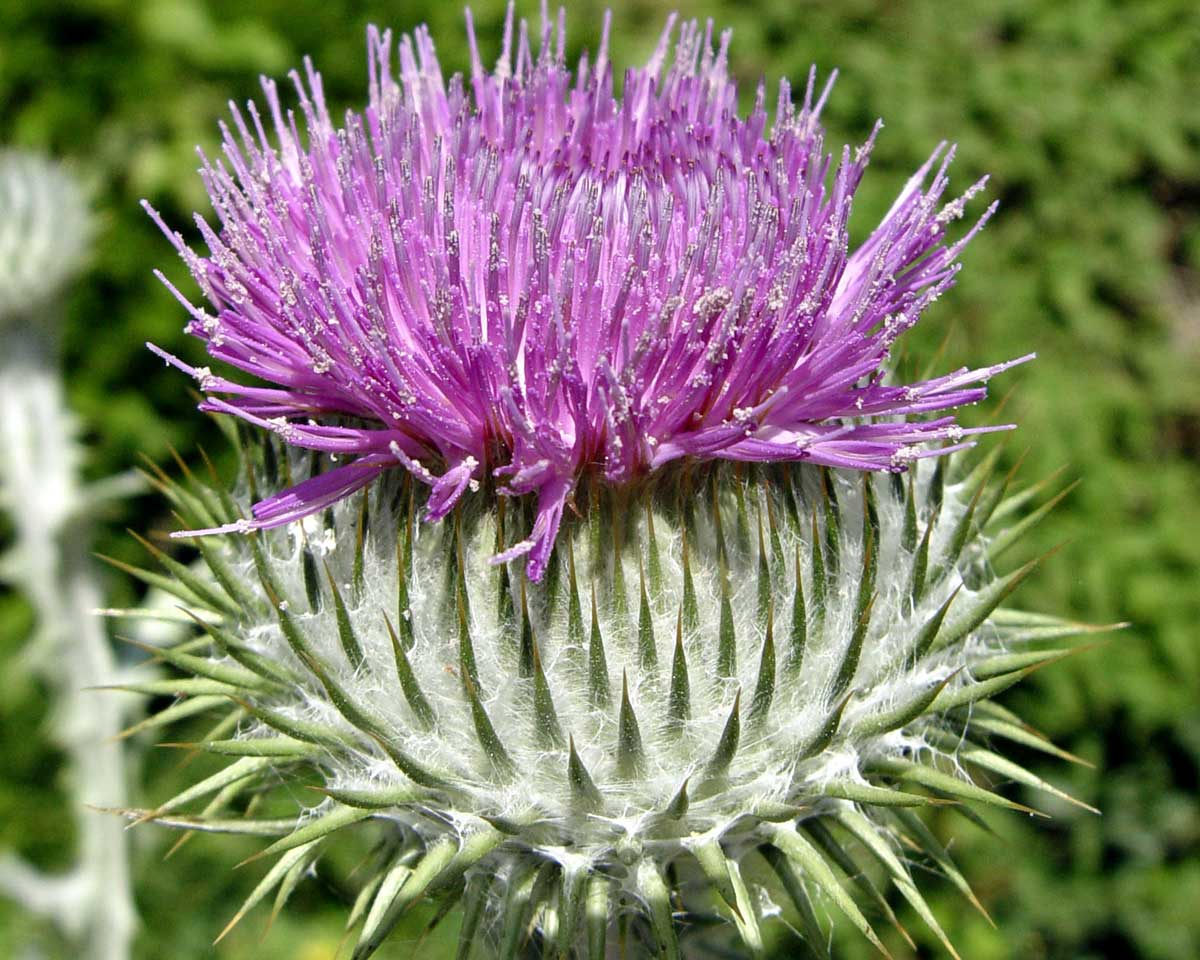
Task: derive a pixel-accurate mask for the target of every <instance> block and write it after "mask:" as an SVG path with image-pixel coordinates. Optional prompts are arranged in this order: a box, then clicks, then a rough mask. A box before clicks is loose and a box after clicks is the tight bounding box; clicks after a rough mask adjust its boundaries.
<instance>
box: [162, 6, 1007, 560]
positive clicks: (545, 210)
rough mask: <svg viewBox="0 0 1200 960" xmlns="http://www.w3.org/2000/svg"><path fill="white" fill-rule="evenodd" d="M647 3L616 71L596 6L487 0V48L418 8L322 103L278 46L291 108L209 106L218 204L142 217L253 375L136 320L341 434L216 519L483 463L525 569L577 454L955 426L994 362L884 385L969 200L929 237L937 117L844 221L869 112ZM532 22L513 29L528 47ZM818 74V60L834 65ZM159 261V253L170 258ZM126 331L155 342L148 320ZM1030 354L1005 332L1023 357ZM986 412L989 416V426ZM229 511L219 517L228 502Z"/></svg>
mask: <svg viewBox="0 0 1200 960" xmlns="http://www.w3.org/2000/svg"><path fill="white" fill-rule="evenodd" d="M674 26H675V19H674V17H671V18H670V19H669V20H668V21H667V25H666V28H665V29H664V30H663V33H662V37H661V39H660V41H659V44H658V47H657V49H656V50H655V52H654V55H653V56H652V57H651V59H650V61H649V63H647V64H646V66H644V67H642V68H640V69H635V70H629V71H627V72H626V74H625V79H624V84H623V91H624V92H623V96H622V97H621V98H618V97H616V96H615V95H614V93H613V68H612V65H611V64H610V62H609V59H608V28H609V19H608V18H607V17H606V18H605V23H604V33H603V36H602V39H601V41H600V46H599V50H598V52H597V55H596V58H595V60H594V61H592V60H589V58H588V57H587V56H586V55H585V56H584V57H583V58H582V59H581V60H580V62H579V65H578V66H577V68H576V69H575V70H573V71H572V70H569V69H568V68H567V65H566V63H565V61H564V55H563V44H564V28H563V15H562V13H561V12H560V14H559V17H558V19H557V22H555V23H552V22H550V21H549V20H548V19H546V18H545V17H544V16H543V24H542V29H541V36H540V41H539V42H538V43H536V44H535V43H534V42H533V41H531V38H530V35H529V28H528V27H527V25H526V23H525V22H524V21H521V22H520V24H519V25H518V26H517V27H516V37H515V42H514V20H513V15H512V10H511V8H510V10H509V15H508V19H507V22H506V25H505V31H504V41H503V52H502V54H501V56H500V59H499V61H498V62H497V64H496V67H495V69H494V70H493V71H492V72H491V73H488V72H487V71H485V69H484V67H483V65H482V63H481V61H480V56H479V52H478V49H477V47H476V42H475V35H474V31H473V29H472V27H471V21H470V16H469V14H468V19H467V27H468V34H469V39H470V45H471V74H470V77H469V78H466V79H464V78H463V77H462V76H461V75H455V76H454V77H452V78H451V79H450V80H449V82H446V81H445V80H444V79H443V77H442V72H441V69H440V67H439V65H438V62H437V58H436V55H435V53H434V47H433V41H432V40H431V38H430V36H429V34H428V31H426V30H425V29H424V28H419V29H417V30H416V31H415V33H414V35H413V36H412V37H409V36H405V37H403V38H402V39H401V40H400V44H399V60H398V63H399V72H398V75H397V74H394V73H393V62H394V60H395V57H394V54H393V51H392V35H391V33H390V32H389V31H384V32H383V33H380V32H378V31H377V30H375V29H374V28H372V29H371V30H370V31H369V33H368V48H369V51H368V52H369V60H370V100H369V103H368V105H367V108H366V110H365V111H364V112H363V113H362V114H357V113H352V112H351V113H347V115H346V118H345V122H344V124H343V125H342V126H341V127H337V126H335V124H334V122H333V119H332V118H331V117H330V114H329V112H328V109H327V107H326V103H325V99H324V96H323V93H322V87H321V77H320V75H319V74H318V73H316V72H315V71H314V70H313V68H312V66H311V64H308V63H307V62H306V65H305V70H306V77H304V78H301V77H300V76H299V75H298V74H296V73H293V74H292V80H293V82H294V84H295V87H296V92H297V96H298V99H299V105H300V111H301V113H302V120H303V125H304V127H305V135H303V136H302V135H301V133H300V130H299V123H298V121H297V118H296V117H295V116H294V115H293V113H292V111H290V110H288V111H285V110H284V108H283V107H282V106H281V104H280V98H279V95H278V93H277V91H276V88H275V84H274V83H273V82H271V81H270V80H265V79H264V81H263V88H264V91H265V94H266V100H267V103H268V105H269V108H270V121H271V125H272V126H273V128H274V135H273V136H271V135H268V133H267V130H266V129H265V125H264V122H263V118H262V117H261V116H260V114H259V112H258V110H257V109H256V108H255V106H254V104H252V103H251V104H249V105H248V107H247V111H248V117H247V116H246V115H244V114H243V113H242V112H240V111H239V110H238V109H237V108H236V107H234V108H233V129H232V130H230V129H229V128H228V127H224V126H223V132H224V136H225V141H224V154H225V158H224V160H217V161H215V162H209V161H208V160H205V162H204V166H203V171H202V173H203V177H204V181H205V184H206V186H207V189H208V192H209V195H210V197H211V198H212V203H213V207H214V209H215V211H216V214H217V216H218V218H219V219H220V222H221V226H220V229H219V231H218V230H214V229H213V228H212V227H210V226H209V225H208V224H207V223H206V222H205V221H204V220H203V219H202V218H199V217H197V224H198V226H199V229H200V232H201V234H202V235H203V238H204V240H205V242H206V244H207V246H208V251H209V252H208V254H207V255H206V256H204V255H200V254H198V253H196V252H194V251H192V250H190V249H189V248H188V247H187V246H186V245H185V244H184V242H183V240H182V238H181V237H180V236H179V235H178V234H175V233H173V232H171V231H169V230H168V229H167V228H166V227H165V225H163V223H162V221H161V219H160V218H158V216H157V214H155V213H154V212H153V211H151V215H152V216H154V217H155V219H156V220H157V221H158V223H159V225H160V226H162V227H163V229H164V231H166V232H167V234H168V236H169V237H170V238H171V239H172V242H173V243H174V244H175V246H176V248H177V249H178V251H179V253H180V254H181V256H182V257H183V258H184V260H185V261H186V262H187V263H188V265H189V267H190V268H191V271H192V274H193V275H194V277H195V279H196V282H197V283H198V284H199V286H200V289H201V291H202V292H203V294H204V297H205V299H207V300H208V302H209V304H210V305H211V308H212V312H211V313H210V312H208V311H206V310H204V309H201V308H199V307H195V306H193V305H191V304H189V303H188V302H187V300H186V299H185V298H184V297H183V296H182V295H180V294H179V293H178V292H177V291H176V296H178V297H179V299H180V300H181V301H182V302H183V303H184V304H185V306H186V307H187V309H188V310H189V312H190V314H191V316H192V318H193V319H192V321H191V322H190V323H189V325H188V332H190V333H192V334H194V335H195V336H198V337H200V338H201V339H202V340H204V342H205V344H206V346H207V349H208V352H209V353H210V354H211V355H212V356H213V357H215V358H217V359H220V360H222V361H224V362H225V363H227V364H229V365H231V366H233V367H236V368H238V369H240V370H242V371H244V372H245V373H248V374H251V375H252V376H253V377H254V378H255V380H256V381H258V382H259V383H261V382H266V383H267V384H269V385H268V386H263V385H246V384H242V383H238V382H235V381H233V380H229V379H226V378H225V377H223V376H219V375H217V374H214V373H212V372H211V371H210V370H208V369H207V368H203V367H191V366H189V365H187V364H185V363H183V362H182V361H180V360H178V359H176V358H174V357H172V356H170V355H168V354H165V353H163V352H162V351H157V350H156V352H158V353H159V354H160V355H161V356H163V357H164V359H166V360H168V361H169V362H170V363H172V364H174V365H175V366H177V367H179V368H180V369H182V370H185V371H186V372H188V373H189V374H191V375H193V376H194V377H196V379H197V380H198V381H199V384H200V387H201V389H202V391H203V392H204V393H205V395H206V399H205V401H204V403H203V404H202V407H203V409H207V410H212V411H218V412H222V413H228V414H232V415H234V416H237V417H240V418H242V419H243V420H246V421H249V422H250V423H254V424H257V425H259V426H261V427H264V428H267V429H270V430H273V431H275V432H276V433H278V434H279V435H280V436H281V437H282V438H283V439H284V440H285V441H286V442H288V443H290V444H293V445H296V446H298V447H306V448H310V449H313V450H320V451H325V452H328V453H330V454H334V455H337V456H338V457H343V456H345V457H352V458H353V459H352V460H350V462H348V463H346V464H344V465H342V466H340V467H337V468H335V469H332V470H329V471H327V472H324V473H321V474H319V475H316V476H314V477H312V478H310V479H308V480H305V481H304V482H302V483H299V484H297V485H296V486H294V487H292V488H291V489H289V490H286V491H284V492H282V493H280V494H278V495H276V496H273V497H270V498H269V499H267V500H263V501H262V502H260V503H258V504H256V505H255V507H254V517H253V519H252V520H245V521H241V522H240V523H239V524H236V525H234V526H235V527H236V528H239V529H255V528H262V527H272V526H277V525H280V524H284V523H288V522H289V521H292V520H296V519H298V518H300V517H304V516H306V515H307V514H310V513H313V512H315V511H317V510H320V509H322V508H324V507H326V506H327V505H329V504H330V503H332V502H334V501H336V500H337V499H339V498H341V497H344V496H346V495H347V494H349V493H351V492H353V491H354V490H357V489H358V488H360V487H362V486H364V485H365V484H367V483H369V482H370V481H371V479H372V478H373V477H375V476H376V475H377V474H379V473H380V472H381V471H383V470H388V469H391V468H393V467H396V466H398V465H402V466H403V467H404V468H406V469H408V470H409V471H411V472H412V473H413V474H414V475H415V476H416V477H418V478H420V479H421V480H423V481H425V482H427V483H429V484H431V485H432V488H433V489H432V493H431V496H430V499H429V510H428V516H429V519H431V520H436V519H438V518H440V517H443V516H444V515H445V514H446V513H447V512H448V511H449V510H450V509H451V508H452V507H453V506H454V504H455V502H456V501H457V500H458V499H459V497H460V496H461V495H462V494H463V492H464V491H465V490H466V489H467V488H468V486H472V485H474V484H476V483H477V482H478V480H479V479H480V478H481V477H483V476H484V474H485V471H490V473H491V474H492V475H494V476H495V477H497V478H499V480H500V482H501V486H500V492H501V493H503V494H507V495H511V496H518V495H524V494H536V497H537V518H536V521H535V523H534V526H533V529H532V530H531V531H530V532H529V534H528V536H527V537H526V539H524V540H522V541H521V542H520V543H518V544H516V545H514V546H512V547H511V548H509V549H508V550H506V551H505V552H504V553H502V554H500V555H499V556H498V557H497V558H496V559H497V560H511V559H513V558H515V557H518V556H521V555H523V554H526V553H528V554H529V555H530V556H529V561H528V573H529V576H530V577H532V578H534V579H537V578H539V577H540V576H541V575H542V573H543V571H544V570H545V566H546V563H547V560H548V557H549V555H550V551H551V549H552V547H553V544H554V540H555V536H556V533H557V530H558V526H559V522H560V519H561V517H562V512H563V509H564V507H565V505H566V504H567V502H568V501H569V498H570V497H571V495H572V491H573V490H574V488H575V485H576V482H577V480H578V479H579V478H580V476H581V475H582V474H583V473H584V472H585V471H603V474H604V476H605V478H606V479H607V480H608V481H609V482H611V483H614V484H620V483H623V482H626V481H628V480H631V479H633V478H635V477H637V476H639V475H642V474H645V473H647V472H649V471H652V470H655V469H656V468H658V467H660V466H662V465H663V464H666V463H668V462H670V461H672V460H675V459H678V458H680V457H696V458H704V459H707V458H724V459H730V460H743V461H774V460H805V461H810V462H813V463H818V464H826V465H829V466H834V467H847V468H855V469H864V470H890V471H897V470H903V469H904V468H905V466H906V464H908V463H909V462H910V461H911V460H913V459H915V458H918V457H922V456H929V455H935V454H942V453H946V452H948V451H950V450H955V449H958V448H960V447H962V446H965V445H966V444H965V443H964V437H965V435H967V434H969V433H976V432H980V429H979V428H976V429H971V430H967V429H964V428H962V427H960V426H958V425H957V424H956V423H955V421H954V418H953V417H952V416H950V415H941V416H938V417H935V418H933V419H923V420H909V419H908V417H909V416H910V415H920V414H927V413H939V412H940V413H943V414H944V412H945V411H949V410H952V409H953V408H955V407H958V406H961V405H963V404H969V403H974V402H976V401H978V400H979V399H981V398H982V397H983V396H984V395H985V388H984V387H983V385H982V384H983V383H984V382H985V381H986V380H987V379H988V378H989V377H991V376H993V375H994V374H996V373H998V372H1000V371H1002V370H1004V369H1006V368H1007V367H1009V366H1012V365H1013V363H1016V362H1020V361H1012V362H1010V363H1004V364H999V365H996V366H992V367H987V368H984V369H980V370H966V369H963V370H958V371H955V372H953V373H950V374H947V375H945V376H941V377H936V378H934V379H932V380H925V381H921V382H917V383H913V384H909V385H900V386H895V385H888V384H887V383H886V382H885V379H884V377H885V372H886V365H887V361H888V357H889V352H890V350H891V347H892V344H893V343H894V342H895V340H896V338H897V337H898V336H899V335H900V334H901V333H903V332H904V331H905V330H907V329H908V328H909V327H911V326H912V325H913V324H914V323H916V321H917V319H918V317H919V316H920V314H921V312H922V311H923V310H924V309H925V307H926V306H928V305H929V304H930V303H932V302H933V301H934V300H935V299H937V297H938V296H939V295H940V294H941V293H942V292H943V291H945V290H946V289H947V288H948V287H949V286H950V285H951V284H952V283H953V281H954V276H955V274H956V272H957V270H958V267H959V265H958V264H957V263H956V259H957V257H958V254H959V252H960V251H961V250H962V248H963V246H964V245H965V244H966V243H967V242H968V240H970V238H971V237H972V236H973V235H974V234H975V232H976V231H978V230H979V228H980V227H981V226H982V224H983V222H984V220H986V219H987V216H988V215H989V214H990V213H991V210H992V208H989V209H988V211H987V213H985V214H984V217H983V218H981V219H980V221H979V222H978V223H977V224H976V225H975V226H974V228H972V229H971V230H970V231H969V233H967V235H966V236H965V237H963V238H962V239H960V240H958V241H957V242H954V243H947V242H946V229H947V227H948V225H949V224H950V222H951V221H953V220H955V219H956V218H958V217H960V216H961V215H962V212H963V206H964V203H965V201H966V200H967V199H969V198H970V197H971V196H972V195H973V194H974V193H976V192H977V191H978V190H979V189H980V188H981V187H982V185H983V181H980V182H979V183H977V184H975V185H974V186H973V187H971V189H970V190H968V191H967V193H966V194H965V195H964V196H962V197H960V198H958V199H956V200H953V201H952V202H949V203H946V204H944V205H943V202H942V201H943V195H944V193H945V191H946V188H947V182H948V181H947V176H946V168H947V165H948V163H949V161H950V158H951V156H952V154H953V150H952V149H949V150H948V149H946V147H945V145H944V144H943V145H942V146H939V147H938V149H937V150H935V151H934V153H933V155H932V156H931V157H930V158H929V160H928V161H927V162H926V163H925V165H924V166H922V167H921V169H920V170H918V171H917V172H916V174H915V175H914V176H913V177H912V178H911V179H910V180H909V181H908V183H907V184H906V185H905V187H904V190H903V191H902V192H901V194H900V196H899V197H898V198H897V199H896V202H895V203H894V204H893V206H892V208H891V210H890V211H889V212H888V214H887V216H886V217H885V218H884V219H883V221H882V223H880V225H879V226H878V227H877V228H876V229H875V231H874V232H873V233H872V234H871V235H870V237H869V238H868V239H867V240H866V242H865V243H863V244H862V246H860V247H859V248H858V249H856V250H853V251H851V250H850V249H849V241H848V233H847V221H848V219H849V215H850V207H851V201H852V198H853V195H854V191H855V189H856V188H857V186H858V183H859V180H860V178H861V177H862V174H863V171H864V169H865V168H866V165H867V160H868V157H869V156H870V153H871V148H872V145H873V143H874V141H875V136H876V134H877V132H878V129H879V126H878V125H877V126H876V129H875V131H873V132H872V134H871V136H870V138H869V139H868V140H867V142H866V143H865V144H864V145H863V146H862V147H860V148H859V149H858V150H857V151H856V152H854V153H853V154H852V153H851V152H850V150H849V148H846V149H844V150H843V152H842V154H841V158H840V160H839V161H838V162H837V163H835V162H834V158H833V156H832V155H831V154H829V153H826V152H825V150H824V143H823V133H822V130H821V127H820V125H819V123H818V119H819V115H820V112H821V108H822V105H823V104H824V102H825V99H826V97H827V96H828V93H829V84H826V86H825V88H824V90H823V92H821V93H820V94H819V96H818V95H816V91H815V87H814V74H813V73H811V72H810V74H809V78H808V84H807V87H806V89H805V92H804V96H803V100H802V101H801V103H800V106H799V108H797V107H796V106H795V105H794V104H793V100H792V93H791V89H790V87H789V86H788V83H787V81H786V80H785V81H782V82H781V83H780V86H779V95H778V103H777V106H776V108H775V112H774V118H773V121H772V120H769V118H768V112H767V108H766V90H765V88H764V87H763V86H760V87H759V88H758V93H757V96H756V99H755V104H754V108H753V110H752V111H751V112H750V114H749V116H747V117H746V118H744V119H743V118H740V117H739V116H738V114H737V100H736V90H735V86H734V84H733V82H732V81H731V80H730V79H729V76H728V74H727V60H726V51H727V47H728V43H729V34H728V33H723V34H722V35H721V36H720V39H719V42H718V44H717V46H716V48H715V49H714V47H713V42H712V41H713V36H712V27H711V24H710V25H708V26H707V27H705V28H704V29H703V30H701V28H700V27H699V26H698V25H697V24H696V23H688V24H685V25H683V26H682V27H681V28H680V29H679V31H678V37H677V39H676V41H675V47H674V54H673V55H669V50H670V41H671V36H672V33H673V31H674ZM535 46H536V50H535ZM830 83H832V77H831V78H830ZM164 282H166V281H164ZM151 349H156V348H154V347H152V348H151ZM1022 359H1026V358H1022ZM988 429H1003V428H988ZM223 529H225V528H223Z"/></svg>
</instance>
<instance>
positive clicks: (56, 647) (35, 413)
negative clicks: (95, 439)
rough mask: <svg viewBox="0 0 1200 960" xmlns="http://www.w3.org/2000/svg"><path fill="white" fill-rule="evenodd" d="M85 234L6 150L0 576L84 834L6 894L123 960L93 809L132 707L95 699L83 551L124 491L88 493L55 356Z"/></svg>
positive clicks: (107, 675) (71, 191)
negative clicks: (46, 704)
mask: <svg viewBox="0 0 1200 960" xmlns="http://www.w3.org/2000/svg"><path fill="white" fill-rule="evenodd" d="M91 233H92V228H91V219H90V216H89V212H88V207H87V201H86V198H85V195H84V193H83V191H82V189H81V188H80V186H79V185H78V183H77V182H76V180H75V178H74V177H73V176H71V175H70V174H69V173H68V172H67V171H66V170H64V169H63V168H62V167H61V166H59V165H57V164H55V163H53V162H51V161H49V160H47V159H44V158H43V157H41V156H38V155H33V154H26V153H18V152H5V153H0V510H3V511H4V512H5V513H7V514H8V515H9V517H10V518H11V519H10V522H11V524H12V529H13V531H14V536H13V542H12V544H11V546H10V548H9V549H8V551H7V553H6V554H5V555H4V556H3V557H2V558H0V564H2V566H0V572H2V573H3V576H4V579H5V580H6V581H7V582H9V583H11V584H13V585H14V586H15V587H16V588H17V589H18V590H20V591H21V592H22V593H24V594H25V595H26V596H27V598H28V599H29V601H30V603H31V605H32V607H33V609H34V612H35V615H36V626H35V629H34V633H33V636H32V637H31V638H30V640H29V642H28V644H27V646H26V647H25V649H24V651H23V665H24V666H25V667H26V668H27V669H30V670H33V671H35V672H36V673H37V674H38V675H39V676H40V677H42V678H43V680H44V681H45V682H46V684H47V686H48V688H49V689H50V690H51V691H52V692H53V696H54V702H53V706H52V708H51V718H52V736H53V739H54V740H55V741H56V742H57V743H58V744H59V745H60V746H61V747H62V749H63V751H64V753H65V754H66V757H67V760H68V769H67V771H66V776H67V779H68V782H69V793H70V796H71V798H72V803H71V807H72V809H71V811H70V813H73V814H74V817H75V820H76V826H77V835H78V851H77V855H76V859H75V863H74V865H73V866H72V867H71V868H70V869H68V870H67V871H65V872H64V873H55V874H47V873H44V872H42V871H39V870H37V869H36V868H34V867H33V866H31V865H29V864H27V863H25V862H23V861H21V860H19V859H17V858H16V857H14V856H12V855H4V856H3V857H2V859H0V890H2V891H3V892H4V893H5V894H6V895H7V896H9V897H12V898H14V899H16V900H18V901H19V902H21V903H22V904H24V905H25V906H26V907H28V908H29V909H31V910H33V911H36V912H37V913H41V914H44V915H46V916H48V917H50V918H52V919H53V921H54V922H55V923H56V924H57V926H58V927H59V928H60V929H61V931H62V932H63V934H64V935H65V936H66V937H67V938H68V939H69V940H70V941H71V943H72V948H71V949H72V950H73V952H74V953H73V955H75V956H78V957H81V958H88V960H124V958H125V957H127V956H128V955H129V947H130V939H131V936H132V931H133V923H134V911H133V906H132V901H131V895H130V878H129V866H128V857H127V841H126V838H125V836H124V835H123V832H122V830H121V829H120V826H119V825H118V824H116V823H114V818H112V817H111V816H108V815H106V814H104V813H103V812H100V811H98V810H94V809H88V808H87V805H88V804H111V803H120V802H122V801H123V799H124V797H125V796H126V769H125V762H124V756H123V750H122V746H121V743H120V742H119V741H118V740H117V739H116V736H117V734H118V733H119V731H120V727H121V718H122V711H123V710H124V709H125V708H126V707H128V706H129V702H128V701H127V700H126V701H123V700H122V698H120V697H119V696H115V695H114V696H101V695H98V694H97V693H96V692H95V690H93V689H89V688H94V687H97V686H101V685H105V684H110V683H113V682H114V681H115V679H116V664H115V661H114V657H113V652H112V649H111V646H110V644H109V639H108V636H107V635H106V632H105V630H104V628H103V626H102V623H101V622H100V621H99V620H98V619H97V617H96V614H95V610H96V608H97V607H98V606H99V605H100V598H101V594H100V590H99V588H98V586H97V582H96V579H95V577H94V575H93V571H92V569H91V563H90V559H89V556H88V552H87V551H88V540H89V537H88V529H89V523H88V517H89V515H90V513H91V512H92V511H94V510H95V508H96V505H97V503H98V502H99V501H100V500H102V499H103V498H104V497H106V496H111V495H113V494H114V493H116V492H118V491H120V490H121V489H122V487H123V484H122V483H121V482H117V483H110V484H107V485H105V486H104V487H102V488H101V489H95V488H92V489H87V488H85V487H84V486H83V484H82V480H81V476H80V466H81V461H82V458H83V454H84V451H83V448H82V446H81V444H80V443H79V440H78V433H79V426H78V423H77V422H76V419H75V417H74V415H73V414H72V413H71V412H70V411H69V410H68V408H67V405H66V402H65V398H64V389H63V380H62V374H61V372H60V369H59V363H58V349H57V348H58V337H59V334H60V330H59V311H60V307H61V297H62V295H63V293H64V290H65V287H66V284H67V282H68V281H69V280H70V279H71V278H72V277H73V276H74V274H75V273H76V272H77V271H78V269H79V267H80V265H81V263H82V262H83V259H84V257H85V256H86V254H87V251H88V246H89V243H90V241H91Z"/></svg>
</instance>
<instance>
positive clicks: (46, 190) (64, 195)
mask: <svg viewBox="0 0 1200 960" xmlns="http://www.w3.org/2000/svg"><path fill="white" fill-rule="evenodd" d="M91 235H92V223H91V218H90V215H89V212H88V204H87V197H86V195H85V193H84V190H83V189H82V187H81V186H80V185H79V182H78V181H77V180H76V179H75V177H74V176H72V175H71V174H70V173H69V172H68V171H67V170H66V169H65V168H64V167H63V166H62V165H61V164H59V163H57V162H55V161H53V160H50V159H48V158H46V157H43V156H40V155H39V154H35V153H28V152H25V151H20V150H3V151H0V324H4V323H7V322H11V321H14V320H16V319H17V318H31V317H32V316H33V315H35V314H36V313H37V311H38V310H39V308H41V307H44V306H45V305H47V304H49V303H51V302H52V301H53V300H54V299H55V297H56V296H57V295H58V294H60V293H61V292H62V290H63V288H64V286H65V285H66V283H67V282H68V281H69V280H70V279H71V278H72V277H73V276H74V275H75V274H76V272H77V271H78V270H79V268H80V266H81V265H82V263H83V260H84V258H85V256H86V254H87V250H88V245H89V243H90V241H91Z"/></svg>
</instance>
